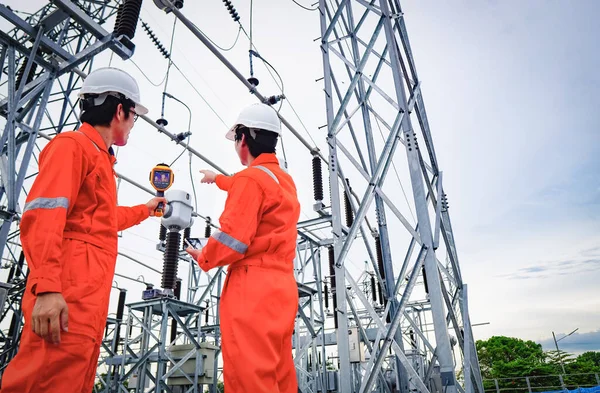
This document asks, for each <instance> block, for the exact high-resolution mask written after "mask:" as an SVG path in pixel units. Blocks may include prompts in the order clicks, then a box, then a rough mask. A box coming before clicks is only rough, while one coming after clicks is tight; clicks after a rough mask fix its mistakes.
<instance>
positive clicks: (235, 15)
mask: <svg viewBox="0 0 600 393" xmlns="http://www.w3.org/2000/svg"><path fill="white" fill-rule="evenodd" d="M223 3H224V4H225V7H226V8H227V11H229V14H230V15H231V18H232V19H233V21H234V22H237V21H239V20H240V16H239V15H238V13H237V11H236V9H235V7H234V6H233V4H231V1H230V0H223Z"/></svg>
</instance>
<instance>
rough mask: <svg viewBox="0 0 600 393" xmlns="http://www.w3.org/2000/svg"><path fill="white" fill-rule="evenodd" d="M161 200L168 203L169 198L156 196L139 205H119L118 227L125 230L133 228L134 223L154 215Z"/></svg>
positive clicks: (136, 223)
mask: <svg viewBox="0 0 600 393" xmlns="http://www.w3.org/2000/svg"><path fill="white" fill-rule="evenodd" d="M160 202H163V203H167V200H166V199H165V198H162V197H156V198H152V199H150V200H149V201H148V202H147V203H146V204H144V205H137V206H132V207H129V206H117V217H118V221H119V222H118V224H117V225H118V229H117V230H119V231H124V230H125V229H127V228H131V227H132V226H134V225H138V224H139V223H141V222H142V221H144V220H145V219H147V218H148V217H150V216H152V215H154V210H156V208H157V207H158V204H159V203H160Z"/></svg>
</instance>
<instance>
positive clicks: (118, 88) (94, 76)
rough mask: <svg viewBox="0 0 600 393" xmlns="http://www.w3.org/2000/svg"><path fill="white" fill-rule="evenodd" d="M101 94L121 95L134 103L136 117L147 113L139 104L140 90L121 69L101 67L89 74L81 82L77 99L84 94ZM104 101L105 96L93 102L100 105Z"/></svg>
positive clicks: (131, 78) (133, 80)
mask: <svg viewBox="0 0 600 393" xmlns="http://www.w3.org/2000/svg"><path fill="white" fill-rule="evenodd" d="M103 93H121V94H123V95H124V96H125V98H128V99H130V100H131V101H133V102H134V103H135V109H134V111H135V113H137V114H138V115H145V114H146V113H148V109H147V108H146V107H145V106H144V105H142V103H141V102H140V88H139V87H138V84H137V82H136V81H135V79H133V77H132V76H131V75H129V74H128V73H126V72H125V71H123V70H121V69H118V68H114V67H103V68H98V69H96V70H94V71H92V72H90V74H89V75H88V76H87V78H85V80H84V81H83V86H82V87H81V90H80V91H79V97H80V98H83V96H84V95H85V94H103ZM105 99H106V95H104V96H103V97H101V98H100V99H98V100H97V101H95V104H96V105H101V104H102V103H103V102H104V100H105Z"/></svg>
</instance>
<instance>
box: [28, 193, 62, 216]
mask: <svg viewBox="0 0 600 393" xmlns="http://www.w3.org/2000/svg"><path fill="white" fill-rule="evenodd" d="M59 207H61V208H64V209H68V208H69V199H68V198H65V197H58V198H36V199H34V200H33V201H31V202H28V203H26V204H25V208H24V209H23V213H25V212H26V211H28V210H34V209H57V208H59Z"/></svg>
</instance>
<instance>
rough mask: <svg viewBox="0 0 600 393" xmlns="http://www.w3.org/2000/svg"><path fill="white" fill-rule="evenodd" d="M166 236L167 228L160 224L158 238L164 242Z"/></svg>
mask: <svg viewBox="0 0 600 393" xmlns="http://www.w3.org/2000/svg"><path fill="white" fill-rule="evenodd" d="M166 238H167V228H165V226H164V225H163V224H160V232H158V240H160V241H161V242H164V241H165V239H166Z"/></svg>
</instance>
